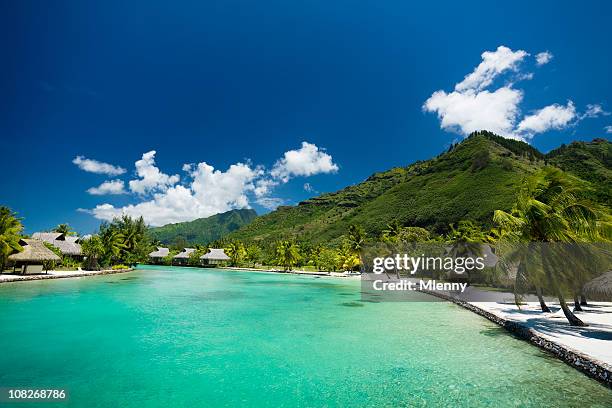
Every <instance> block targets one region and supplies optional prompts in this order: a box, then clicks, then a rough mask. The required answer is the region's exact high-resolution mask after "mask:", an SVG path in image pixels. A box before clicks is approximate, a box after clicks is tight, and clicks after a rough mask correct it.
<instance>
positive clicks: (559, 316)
mask: <svg viewBox="0 0 612 408" xmlns="http://www.w3.org/2000/svg"><path fill="white" fill-rule="evenodd" d="M469 303H470V304H472V305H474V306H476V307H478V308H480V309H483V310H485V311H487V312H489V313H493V314H495V315H496V316H499V317H501V318H503V319H505V320H510V321H514V322H517V323H520V324H522V325H524V326H527V327H529V328H530V329H533V330H534V331H535V332H537V333H538V334H539V335H541V336H542V337H544V338H545V339H547V340H549V341H552V342H554V343H556V344H559V345H561V346H564V347H565V348H567V349H569V350H571V351H574V352H576V353H580V354H583V355H585V356H586V357H589V358H591V359H593V360H596V361H598V362H601V363H604V364H605V365H606V366H608V368H611V369H612V303H611V302H593V303H590V302H589V305H588V306H582V308H583V309H584V312H575V314H576V316H578V317H579V318H580V319H581V320H582V321H583V322H585V323H587V324H588V326H587V327H576V326H570V325H569V323H568V322H567V319H566V318H565V316H564V315H563V311H562V310H561V308H560V306H559V304H558V303H554V302H548V303H547V304H548V306H549V307H550V309H551V310H552V313H542V312H541V311H540V306H539V303H537V302H528V303H527V304H525V305H522V306H521V308H520V309H519V308H518V307H517V306H516V305H515V304H512V303H505V302H504V303H501V302H499V303H497V302H469Z"/></svg>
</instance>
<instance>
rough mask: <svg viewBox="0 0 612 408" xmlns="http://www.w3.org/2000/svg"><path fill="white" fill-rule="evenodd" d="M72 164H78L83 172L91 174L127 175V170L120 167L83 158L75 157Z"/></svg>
mask: <svg viewBox="0 0 612 408" xmlns="http://www.w3.org/2000/svg"><path fill="white" fill-rule="evenodd" d="M72 162H73V163H74V164H76V165H77V166H78V167H79V168H80V169H81V170H84V171H87V172H89V173H97V174H107V175H109V176H118V175H120V174H123V173H125V169H124V168H122V167H119V166H113V165H112V164H108V163H104V162H101V161H98V160H94V159H87V158H85V157H83V156H77V157H75V158H74V159H73V160H72Z"/></svg>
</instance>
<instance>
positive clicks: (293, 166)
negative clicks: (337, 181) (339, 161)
mask: <svg viewBox="0 0 612 408" xmlns="http://www.w3.org/2000/svg"><path fill="white" fill-rule="evenodd" d="M337 171H338V166H337V165H336V164H335V163H334V162H333V160H332V157H331V156H330V155H329V154H327V153H325V151H324V150H322V149H319V147H317V146H316V145H314V144H312V143H308V142H302V147H301V148H300V149H297V150H289V151H288V152H285V155H284V157H283V158H282V159H280V160H278V161H277V162H276V163H275V164H274V167H273V168H272V171H271V172H270V174H271V175H272V177H274V178H277V179H279V180H281V181H282V182H285V183H286V182H287V181H289V179H290V178H292V177H295V176H312V175H314V174H319V173H335V172H337Z"/></svg>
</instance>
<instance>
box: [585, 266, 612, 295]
mask: <svg viewBox="0 0 612 408" xmlns="http://www.w3.org/2000/svg"><path fill="white" fill-rule="evenodd" d="M582 291H583V292H584V294H585V295H586V297H587V298H589V299H593V300H599V301H604V302H608V301H610V300H612V271H609V272H606V273H604V274H603V275H601V276H598V277H597V278H595V279H593V280H591V281H590V282H587V283H586V284H585V285H584V287H583V288H582Z"/></svg>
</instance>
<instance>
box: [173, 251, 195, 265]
mask: <svg viewBox="0 0 612 408" xmlns="http://www.w3.org/2000/svg"><path fill="white" fill-rule="evenodd" d="M193 252H195V248H185V249H183V251H182V252H179V253H178V254H176V255H174V262H175V263H177V264H179V265H180V264H186V263H187V261H189V255H191V254H192V253H193Z"/></svg>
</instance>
